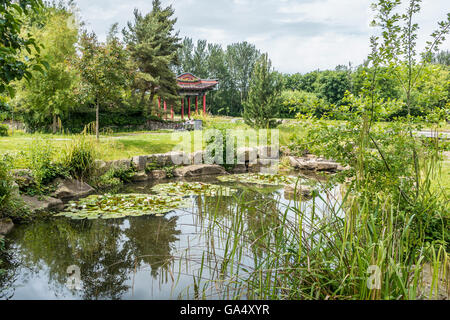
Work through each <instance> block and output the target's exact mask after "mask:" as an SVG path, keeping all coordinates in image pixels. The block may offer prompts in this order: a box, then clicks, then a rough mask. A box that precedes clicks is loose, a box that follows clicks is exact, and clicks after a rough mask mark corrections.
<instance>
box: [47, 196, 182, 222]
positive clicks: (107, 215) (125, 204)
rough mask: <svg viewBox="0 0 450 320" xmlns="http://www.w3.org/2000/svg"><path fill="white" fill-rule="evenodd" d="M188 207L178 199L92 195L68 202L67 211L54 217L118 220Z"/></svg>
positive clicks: (157, 214)
mask: <svg viewBox="0 0 450 320" xmlns="http://www.w3.org/2000/svg"><path fill="white" fill-rule="evenodd" d="M186 206H188V203H187V202H186V201H184V200H183V199H182V198H180V197H174V196H171V197H168V196H165V195H144V194H116V195H110V194H106V195H92V196H89V197H87V198H84V199H81V200H79V201H71V202H69V206H68V209H67V210H66V211H65V212H62V213H60V214H57V215H56V216H64V217H68V218H71V219H76V220H82V219H99V218H101V219H118V218H124V217H128V216H132V217H140V216H144V215H156V216H159V215H162V214H165V213H168V212H170V211H173V210H175V209H179V208H183V207H186Z"/></svg>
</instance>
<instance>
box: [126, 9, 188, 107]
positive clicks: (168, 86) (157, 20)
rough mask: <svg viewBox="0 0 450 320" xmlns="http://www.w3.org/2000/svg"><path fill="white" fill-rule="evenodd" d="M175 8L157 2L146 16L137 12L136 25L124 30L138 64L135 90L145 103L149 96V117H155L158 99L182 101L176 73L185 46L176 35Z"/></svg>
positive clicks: (131, 24) (130, 49) (129, 47)
mask: <svg viewBox="0 0 450 320" xmlns="http://www.w3.org/2000/svg"><path fill="white" fill-rule="evenodd" d="M173 14H174V10H173V8H172V6H169V7H166V8H164V9H163V8H162V7H161V1H159V0H153V9H152V11H151V12H150V13H148V14H146V15H145V16H143V15H142V14H141V13H139V11H138V10H135V11H134V23H131V22H129V23H128V29H124V30H123V35H124V39H125V41H126V43H127V46H128V50H129V51H130V54H131V58H132V59H133V61H134V63H135V70H136V77H135V85H134V87H135V89H136V90H137V92H140V94H141V100H142V102H144V103H145V100H146V96H147V94H148V95H149V98H148V102H147V104H148V109H147V111H148V114H151V111H152V106H153V101H154V97H155V95H156V94H158V95H159V96H161V97H164V99H165V100H167V101H169V102H171V101H173V102H175V101H178V93H177V91H178V86H177V82H176V77H175V74H174V72H173V71H172V70H173V67H174V65H177V64H178V49H179V48H180V47H181V45H180V44H179V41H180V40H181V39H180V38H178V32H176V33H174V25H175V23H176V21H177V19H176V18H174V19H172V18H171V17H172V16H173Z"/></svg>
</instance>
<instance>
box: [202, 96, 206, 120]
mask: <svg viewBox="0 0 450 320" xmlns="http://www.w3.org/2000/svg"><path fill="white" fill-rule="evenodd" d="M205 114H206V92H205V94H204V95H203V115H205Z"/></svg>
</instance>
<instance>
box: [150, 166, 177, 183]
mask: <svg viewBox="0 0 450 320" xmlns="http://www.w3.org/2000/svg"><path fill="white" fill-rule="evenodd" d="M178 167H179V166H167V165H164V164H160V163H154V162H151V163H147V165H146V166H145V172H146V173H150V172H152V171H153V170H163V171H164V172H165V173H166V177H167V178H169V179H170V178H173V177H174V170H175V169H176V168H178Z"/></svg>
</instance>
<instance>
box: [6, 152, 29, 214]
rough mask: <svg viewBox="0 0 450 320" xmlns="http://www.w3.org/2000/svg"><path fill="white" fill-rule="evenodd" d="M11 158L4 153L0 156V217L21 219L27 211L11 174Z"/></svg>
mask: <svg viewBox="0 0 450 320" xmlns="http://www.w3.org/2000/svg"><path fill="white" fill-rule="evenodd" d="M11 168H12V158H11V157H10V156H9V155H4V156H2V158H0V218H3V217H10V218H13V220H23V219H25V218H26V217H27V214H28V213H29V211H28V210H27V208H26V207H25V206H24V204H23V202H22V201H21V200H20V199H18V197H17V195H16V192H17V191H18V190H17V187H16V186H14V178H13V176H12V174H11Z"/></svg>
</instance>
